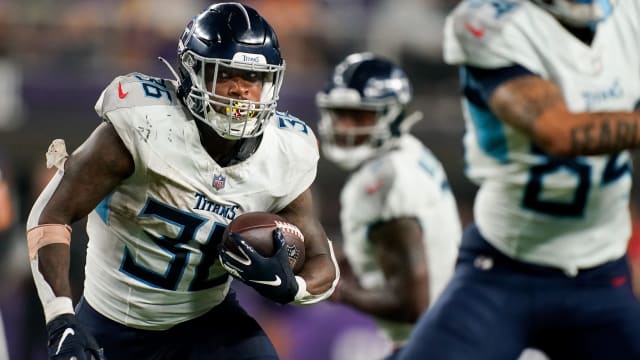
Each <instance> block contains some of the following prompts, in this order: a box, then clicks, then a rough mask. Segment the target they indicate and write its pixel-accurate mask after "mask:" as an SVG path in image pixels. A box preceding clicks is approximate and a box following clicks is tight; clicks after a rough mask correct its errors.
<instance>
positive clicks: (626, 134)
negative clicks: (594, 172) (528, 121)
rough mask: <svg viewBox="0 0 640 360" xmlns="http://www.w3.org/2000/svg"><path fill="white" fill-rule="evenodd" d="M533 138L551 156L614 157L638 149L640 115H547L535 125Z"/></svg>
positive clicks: (609, 113) (639, 142) (629, 113)
mask: <svg viewBox="0 0 640 360" xmlns="http://www.w3.org/2000/svg"><path fill="white" fill-rule="evenodd" d="M535 134H536V138H537V139H538V140H540V145H541V146H542V148H543V149H544V150H545V151H547V152H549V153H550V154H553V155H559V156H579V155H599V154H608V153H614V152H618V151H622V150H626V149H632V148H636V147H638V146H640V112H595V113H568V112H558V111H555V112H554V111H550V112H548V113H545V114H543V115H542V116H541V117H540V118H539V119H538V120H537V121H536V124H535Z"/></svg>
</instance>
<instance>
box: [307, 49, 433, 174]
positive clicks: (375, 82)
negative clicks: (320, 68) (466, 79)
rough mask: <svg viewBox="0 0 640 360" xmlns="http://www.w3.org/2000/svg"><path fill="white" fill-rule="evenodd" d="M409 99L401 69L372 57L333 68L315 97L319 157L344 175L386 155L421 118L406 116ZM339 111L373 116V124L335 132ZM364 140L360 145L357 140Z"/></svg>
mask: <svg viewBox="0 0 640 360" xmlns="http://www.w3.org/2000/svg"><path fill="white" fill-rule="evenodd" d="M411 99H412V88H411V84H410V82H409V79H408V78H407V75H406V74H405V72H404V71H403V70H402V69H401V68H400V67H398V66H397V65H395V64H393V63H392V62H390V61H388V60H386V59H383V58H380V57H378V56H375V55H374V54H372V53H355V54H351V55H349V56H347V57H346V58H345V59H344V60H343V61H342V62H340V63H339V64H338V65H337V66H336V67H335V68H334V71H333V74H332V75H331V78H330V80H329V82H328V84H327V86H326V87H325V89H324V90H322V91H320V92H318V93H317V94H316V105H317V106H318V109H319V110H320V122H319V124H318V132H319V134H320V136H321V140H322V143H321V144H322V151H323V153H324V155H325V156H326V157H327V158H328V159H329V160H331V161H333V162H334V163H336V164H337V165H339V166H341V167H343V168H345V169H348V170H349V169H353V168H355V167H357V166H358V165H360V164H361V163H362V162H363V161H365V160H367V159H369V158H371V157H373V156H375V155H376V154H377V153H379V152H382V151H385V150H386V149H388V148H389V147H391V146H392V144H393V142H394V139H397V138H398V137H399V136H400V135H401V134H402V133H404V132H407V131H408V130H409V129H410V127H411V126H412V125H413V124H414V123H415V122H416V121H418V120H420V118H421V117H422V115H421V114H419V113H414V114H412V115H411V116H408V117H407V116H405V115H406V114H405V110H406V107H407V105H408V104H409V102H410V101H411ZM339 110H363V111H372V112H375V122H374V123H373V124H372V125H370V126H358V127H351V128H341V127H338V126H336V120H337V119H336V117H337V111H339ZM363 136H365V137H366V140H365V141H364V142H363V141H358V140H356V139H358V138H362V137H363ZM345 139H346V141H345Z"/></svg>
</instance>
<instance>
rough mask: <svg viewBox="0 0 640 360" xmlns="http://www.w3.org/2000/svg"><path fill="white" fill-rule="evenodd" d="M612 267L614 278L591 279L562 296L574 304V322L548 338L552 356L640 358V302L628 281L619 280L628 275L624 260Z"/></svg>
mask: <svg viewBox="0 0 640 360" xmlns="http://www.w3.org/2000/svg"><path fill="white" fill-rule="evenodd" d="M611 266H613V271H611V274H610V275H609V276H610V278H611V279H614V280H615V281H609V279H606V278H605V280H606V281H603V280H602V278H600V277H598V278H595V279H588V280H589V283H588V285H589V286H581V285H578V286H574V287H572V288H569V289H568V290H567V291H566V292H565V294H564V296H563V298H564V299H565V301H567V302H568V303H570V304H572V307H571V313H572V316H573V319H575V320H574V321H575V322H572V324H571V325H570V326H571V328H569V329H567V331H564V332H563V333H558V334H557V335H558V336H549V339H547V342H548V344H549V345H550V346H548V349H547V352H548V353H549V355H550V357H551V358H552V359H555V358H559V359H560V358H576V359H585V360H587V359H596V360H600V359H602V360H608V359H616V360H626V359H629V360H631V359H640V302H639V301H638V299H637V298H636V297H635V295H634V294H633V291H632V289H631V286H630V284H629V282H628V281H627V282H621V280H620V279H628V278H629V277H628V273H627V270H626V268H625V267H626V263H625V262H624V260H620V261H617V264H616V263H614V264H612V265H608V267H611ZM620 274H622V275H620ZM605 275H607V274H606V273H605Z"/></svg>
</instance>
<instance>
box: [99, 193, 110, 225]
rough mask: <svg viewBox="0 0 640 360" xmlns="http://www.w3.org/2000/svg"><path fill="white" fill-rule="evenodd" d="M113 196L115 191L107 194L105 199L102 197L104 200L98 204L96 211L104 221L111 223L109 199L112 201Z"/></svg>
mask: <svg viewBox="0 0 640 360" xmlns="http://www.w3.org/2000/svg"><path fill="white" fill-rule="evenodd" d="M112 196H113V193H111V194H109V195H107V196H106V197H105V198H104V199H102V201H100V203H99V204H98V206H96V213H97V214H98V216H100V219H102V222H104V223H105V224H108V223H109V201H111V197H112Z"/></svg>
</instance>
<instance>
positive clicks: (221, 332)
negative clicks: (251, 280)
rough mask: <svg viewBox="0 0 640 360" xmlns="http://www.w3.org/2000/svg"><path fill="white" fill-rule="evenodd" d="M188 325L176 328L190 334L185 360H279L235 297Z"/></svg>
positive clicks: (265, 337) (271, 345)
mask: <svg viewBox="0 0 640 360" xmlns="http://www.w3.org/2000/svg"><path fill="white" fill-rule="evenodd" d="M187 326H188V327H189V328H188V329H182V328H179V329H176V330H177V331H179V332H180V333H188V334H191V335H190V339H191V341H192V344H191V345H190V346H189V354H190V355H189V356H185V357H184V358H185V359H192V360H200V359H230V360H244V359H251V360H254V359H255V360H267V359H278V355H277V353H276V350H275V348H274V346H273V344H272V343H271V340H270V339H269V337H268V336H267V334H266V333H265V332H264V330H263V329H262V327H261V326H260V325H259V324H258V322H257V321H256V320H255V319H254V318H253V317H251V316H250V315H249V314H248V313H247V312H246V311H245V310H244V309H242V308H241V307H240V305H239V304H238V303H237V301H236V300H235V297H234V298H233V300H232V301H231V300H229V299H227V300H226V301H225V303H223V304H221V305H219V306H218V307H216V308H215V309H214V310H212V311H210V312H209V313H207V314H206V315H205V316H203V317H201V318H199V319H197V320H196V321H193V322H191V323H189V324H188V325H187Z"/></svg>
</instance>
